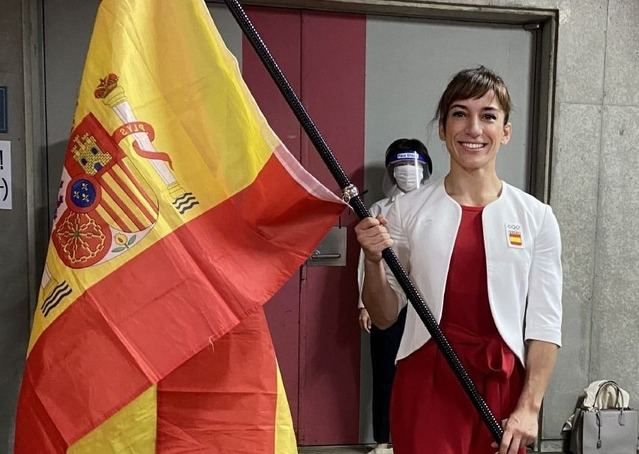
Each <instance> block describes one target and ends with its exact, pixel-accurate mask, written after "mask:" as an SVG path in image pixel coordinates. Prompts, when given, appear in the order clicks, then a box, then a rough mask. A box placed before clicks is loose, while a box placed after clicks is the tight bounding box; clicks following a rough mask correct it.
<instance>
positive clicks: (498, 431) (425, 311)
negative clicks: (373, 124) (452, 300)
mask: <svg viewBox="0 0 639 454" xmlns="http://www.w3.org/2000/svg"><path fill="white" fill-rule="evenodd" d="M224 3H226V5H227V6H228V7H229V9H230V10H231V13H232V14H233V17H235V20H236V21H237V23H238V24H239V26H240V28H241V29H242V31H243V32H244V34H245V35H246V37H247V39H248V40H249V42H250V43H251V45H252V46H253V48H254V49H255V52H257V55H258V56H259V57H260V60H262V63H263V64H264V66H265V67H266V69H267V70H268V72H269V73H270V75H271V77H272V78H273V80H274V81H275V83H276V84H277V87H278V88H279V90H280V92H281V93H282V95H284V98H286V101H287V102H288V105H289V106H290V108H291V109H292V110H293V113H294V114H295V116H296V117H297V119H298V121H299V122H300V123H301V125H302V127H303V128H304V131H306V134H307V135H308V137H309V138H310V139H311V142H313V145H314V146H315V148H316V149H317V151H318V152H319V154H320V156H321V157H322V160H323V161H324V163H325V164H326V166H327V167H328V169H329V170H330V172H331V174H332V175H333V177H334V178H335V180H336V181H337V183H338V184H339V186H340V188H341V189H342V191H343V199H344V201H345V202H347V203H348V204H349V205H350V206H351V207H352V208H353V210H354V211H355V213H356V214H357V216H359V217H360V219H363V218H366V217H369V216H370V215H371V214H370V212H369V211H368V209H367V208H366V206H365V205H364V202H363V201H362V199H361V198H360V196H359V192H358V190H357V188H356V187H355V186H354V185H353V184H352V183H351V181H350V180H349V178H348V176H347V175H346V174H345V173H344V170H343V169H342V166H341V165H340V164H339V162H338V161H337V159H335V156H334V155H333V152H332V151H331V149H330V148H329V146H328V144H327V143H326V141H325V140H324V138H323V137H322V135H321V134H320V132H319V130H318V129H317V126H315V124H314V123H313V120H311V117H310V116H309V114H308V112H307V111H306V109H305V108H304V106H303V105H302V103H301V101H300V100H299V98H298V97H297V95H296V94H295V92H294V91H293V89H292V88H291V85H290V84H289V83H288V81H287V80H286V77H285V76H284V74H283V73H282V70H281V69H280V68H279V66H278V65H277V63H276V62H275V59H274V58H273V56H272V55H271V53H270V52H269V50H268V48H267V47H266V45H265V44H264V41H262V38H261V37H260V35H259V34H258V33H257V30H255V27H254V26H253V24H252V23H251V20H250V19H249V18H248V16H247V15H246V12H245V11H244V9H243V8H242V6H241V5H240V3H239V2H238V1H237V0H224ZM382 257H383V258H384V260H385V261H386V264H387V265H388V267H389V268H390V270H391V271H392V273H393V274H394V275H395V278H396V279H397V281H398V282H399V284H400V285H401V287H402V289H403V290H404V292H406V296H407V297H408V299H409V301H410V302H411V304H412V305H413V307H414V308H415V311H416V312H417V314H418V315H419V318H420V319H421V320H422V322H424V325H426V329H428V332H429V333H430V334H431V336H432V338H433V339H434V341H435V343H436V344H437V347H438V348H439V349H440V351H441V352H442V354H443V355H444V357H445V358H446V361H448V364H449V365H450V367H451V368H452V369H453V372H454V373H455V375H456V376H457V379H458V380H459V382H460V384H461V385H462V386H463V388H464V391H466V394H467V395H468V397H469V398H470V400H471V401H472V402H473V405H474V406H475V408H476V409H477V411H478V412H479V414H480V416H481V418H482V419H483V421H484V423H485V424H486V426H487V427H488V429H489V430H490V432H491V433H492V435H493V437H494V438H495V440H496V441H497V442H500V441H501V439H502V436H503V434H504V431H503V429H502V428H501V426H500V425H499V423H498V422H497V420H496V419H495V416H494V415H493V414H492V412H491V411H490V408H488V405H487V404H486V401H485V400H484V399H483V397H482V396H481V394H479V392H478V391H477V388H476V387H475V384H474V383H473V381H472V379H471V378H470V376H469V375H468V372H467V371H466V369H464V366H463V365H462V363H461V361H459V358H458V357H457V354H456V353H455V351H454V350H453V348H452V347H451V345H450V343H449V342H448V339H446V337H445V336H444V333H443V332H442V330H441V329H440V327H439V325H438V324H437V320H436V319H435V317H434V316H433V314H432V312H431V311H430V309H429V308H428V306H427V305H426V303H425V302H424V299H423V298H422V297H421V295H420V294H419V292H418V291H417V289H416V288H415V285H414V284H413V283H412V282H411V280H410V278H409V277H408V274H407V273H406V271H405V270H404V268H403V267H402V265H401V263H400V262H399V259H398V258H397V255H395V252H394V251H393V250H392V249H391V248H386V249H384V251H383V252H382Z"/></svg>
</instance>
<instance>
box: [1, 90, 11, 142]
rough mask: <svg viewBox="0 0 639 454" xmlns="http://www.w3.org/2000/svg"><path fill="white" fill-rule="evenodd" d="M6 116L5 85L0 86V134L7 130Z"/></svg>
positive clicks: (7, 120) (7, 121)
mask: <svg viewBox="0 0 639 454" xmlns="http://www.w3.org/2000/svg"><path fill="white" fill-rule="evenodd" d="M7 116H8V112H7V87H0V134H6V133H7V132H9V119H8V118H7Z"/></svg>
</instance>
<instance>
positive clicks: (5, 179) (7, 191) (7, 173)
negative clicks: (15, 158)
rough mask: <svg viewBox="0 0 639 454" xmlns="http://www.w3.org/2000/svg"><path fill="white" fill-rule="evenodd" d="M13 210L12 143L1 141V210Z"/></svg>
mask: <svg viewBox="0 0 639 454" xmlns="http://www.w3.org/2000/svg"><path fill="white" fill-rule="evenodd" d="M11 208H12V204H11V142H9V141H8V140H0V210H10V209H11Z"/></svg>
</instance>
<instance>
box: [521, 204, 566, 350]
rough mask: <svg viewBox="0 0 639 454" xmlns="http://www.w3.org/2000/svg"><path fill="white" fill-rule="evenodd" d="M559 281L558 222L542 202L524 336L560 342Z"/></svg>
mask: <svg viewBox="0 0 639 454" xmlns="http://www.w3.org/2000/svg"><path fill="white" fill-rule="evenodd" d="M562 281H563V278H562V270H561V237H560V234H559V225H558V223H557V218H555V215H554V214H553V212H552V209H551V208H550V206H545V210H544V218H543V220H542V223H541V228H540V230H539V233H538V235H537V238H536V240H535V245H534V250H533V257H532V263H531V267H530V274H529V281H528V307H527V309H526V327H525V336H524V338H525V340H541V341H546V342H552V343H554V344H556V345H558V346H561V313H562V308H561V292H562Z"/></svg>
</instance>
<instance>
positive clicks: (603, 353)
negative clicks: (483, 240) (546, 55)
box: [0, 0, 639, 452]
mask: <svg viewBox="0 0 639 454" xmlns="http://www.w3.org/2000/svg"><path fill="white" fill-rule="evenodd" d="M22 3H24V4H25V5H26V4H30V3H32V2H29V1H28V0H23V2H21V1H20V0H0V10H1V11H2V14H0V42H2V46H0V85H7V86H8V87H9V104H10V115H11V117H10V128H11V129H10V132H9V134H6V135H0V140H11V141H12V144H13V156H12V158H13V175H14V187H13V201H14V208H13V210H12V211H0V251H1V256H0V257H1V258H0V264H1V266H0V292H1V293H0V402H1V403H2V404H1V405H0V452H5V446H7V445H8V438H9V436H10V430H11V429H10V427H11V423H10V419H11V416H12V413H13V409H14V402H15V392H16V390H17V383H18V375H19V371H20V368H21V364H22V359H21V358H22V357H23V355H24V349H25V343H26V338H27V327H28V319H27V318H28V311H29V301H30V299H31V298H32V297H31V294H30V288H31V284H30V281H33V280H38V279H39V272H38V269H37V267H36V266H35V265H34V263H38V262H39V258H38V256H37V251H39V250H41V248H39V247H38V246H37V238H36V236H37V235H36V236H34V228H35V226H37V222H36V221H37V219H35V218H34V212H33V210H34V208H37V207H34V203H35V202H34V201H36V202H37V200H39V198H38V196H37V193H38V191H40V188H39V186H38V185H39V183H40V182H39V180H38V178H37V172H36V173H35V174H34V173H33V172H34V167H33V165H32V163H31V164H30V162H29V161H30V160H34V161H37V159H36V158H37V156H38V155H39V149H38V148H37V147H36V146H34V145H27V146H25V142H29V141H31V140H33V137H32V135H33V133H32V132H26V131H30V128H29V125H28V123H29V122H26V123H25V121H24V115H25V106H28V105H29V103H30V102H31V99H30V96H31V91H30V90H29V86H25V84H24V81H25V77H27V79H28V77H29V76H31V75H34V74H35V75H37V71H34V72H33V73H31V72H29V70H28V69H27V71H26V72H25V70H24V64H23V43H24V42H25V41H24V40H26V42H27V44H28V43H29V42H30V40H31V39H32V38H33V36H31V35H30V36H24V35H23V23H24V22H25V19H24V18H23V12H22V11H23V8H26V6H23V4H22ZM33 3H35V2H33ZM424 3H426V2H424ZM428 3H429V4H433V5H441V6H445V5H446V4H447V3H449V2H445V1H431V2H428ZM454 3H455V4H456V5H460V4H462V5H479V4H481V5H488V6H496V7H507V8H526V9H534V8H544V9H553V10H557V11H558V12H559V30H558V57H557V67H556V78H557V79H556V82H557V89H556V93H555V116H554V129H553V158H552V164H553V165H552V175H551V178H552V180H551V204H552V206H553V208H554V210H555V212H556V214H557V217H558V219H559V222H560V225H561V228H562V235H563V241H564V269H565V283H566V284H565V289H564V302H565V325H564V333H565V334H564V348H563V349H562V352H561V356H560V362H559V364H558V367H557V371H556V374H555V377H554V379H553V382H552V385H551V388H550V390H549V392H548V398H547V400H546V404H545V410H544V421H543V436H544V439H546V440H547V442H546V443H544V446H546V447H548V448H549V447H550V446H551V445H553V444H556V443H552V440H553V439H557V438H558V437H559V430H560V428H561V425H562V423H563V421H564V420H565V419H566V418H567V417H568V415H569V414H570V412H571V410H572V407H573V405H574V403H575V399H576V397H577V395H578V394H579V392H580V390H581V389H582V388H583V387H584V386H585V385H586V384H587V383H589V382H590V381H591V380H595V379H598V378H603V377H606V378H613V379H616V380H618V381H619V382H620V384H621V385H622V386H623V387H624V388H626V389H627V390H629V391H630V393H631V395H632V396H634V397H635V401H634V402H635V403H634V404H633V405H634V406H635V407H637V406H639V405H638V404H637V402H639V401H637V399H639V373H638V369H639V368H638V367H637V365H638V364H639V348H637V345H639V311H637V310H636V309H635V306H636V299H637V295H639V272H638V271H637V270H636V266H637V259H639V245H637V243H636V242H635V241H634V237H635V232H636V230H637V227H639V215H638V214H637V213H639V186H638V185H637V184H636V183H637V180H639V177H638V176H637V175H639V150H638V145H637V144H639V76H637V75H638V74H639V29H637V27H636V24H638V23H639V2H638V1H637V0H484V1H481V2H479V1H476V0H455V2H454ZM26 30H27V31H28V27H27V28H26ZM23 38H24V40H23ZM27 48H29V46H27ZM442 52H445V49H442ZM36 70H37V68H36ZM25 88H26V90H25ZM23 93H26V94H25V95H23ZM27 114H28V115H27V119H28V120H32V118H31V114H30V113H29V112H28V109H27ZM34 123H37V122H34ZM36 142H37V141H36ZM34 175H35V176H34ZM36 215H37V213H36ZM36 217H37V216H36ZM36 230H37V228H36Z"/></svg>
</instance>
